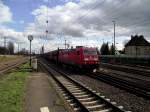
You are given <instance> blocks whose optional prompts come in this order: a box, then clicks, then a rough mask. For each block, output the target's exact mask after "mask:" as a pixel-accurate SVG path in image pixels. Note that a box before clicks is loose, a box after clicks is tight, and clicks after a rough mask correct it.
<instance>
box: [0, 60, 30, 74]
mask: <svg viewBox="0 0 150 112" xmlns="http://www.w3.org/2000/svg"><path fill="white" fill-rule="evenodd" d="M26 61H27V58H25V59H21V60H15V61H12V62H8V63H5V64H3V65H2V64H1V66H0V74H3V73H5V72H7V71H9V70H11V69H13V68H16V67H18V66H19V65H21V64H23V63H25V62H26Z"/></svg>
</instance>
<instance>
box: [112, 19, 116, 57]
mask: <svg viewBox="0 0 150 112" xmlns="http://www.w3.org/2000/svg"><path fill="white" fill-rule="evenodd" d="M112 22H113V23H114V55H115V52H116V48H115V47H116V46H115V40H116V39H115V36H116V21H112Z"/></svg>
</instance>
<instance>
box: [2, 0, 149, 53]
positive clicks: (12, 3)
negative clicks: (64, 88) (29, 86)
mask: <svg viewBox="0 0 150 112" xmlns="http://www.w3.org/2000/svg"><path fill="white" fill-rule="evenodd" d="M46 21H48V24H47V23H46ZM112 21H116V44H117V49H122V48H123V44H124V42H125V41H127V40H129V39H130V36H131V35H135V34H139V35H144V36H145V38H146V39H147V40H149V41H150V36H149V35H150V0H1V1H0V38H1V39H0V43H1V45H3V37H4V36H6V37H7V41H13V42H15V43H17V42H19V43H20V47H21V48H24V47H25V48H26V49H28V45H29V42H28V40H27V35H29V34H32V35H33V36H34V40H33V49H34V50H39V48H40V47H41V46H42V45H44V46H45V49H46V51H49V50H53V49H57V47H61V48H63V47H64V45H63V44H64V42H65V40H66V41H67V43H69V44H70V46H76V45H85V46H89V47H100V46H101V44H102V43H103V42H108V43H109V44H112V42H113V39H112V37H113V22H112ZM46 30H47V31H48V34H47V35H46ZM15 46H16V47H17V44H15ZM16 49H17V48H16Z"/></svg>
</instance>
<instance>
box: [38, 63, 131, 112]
mask: <svg viewBox="0 0 150 112" xmlns="http://www.w3.org/2000/svg"><path fill="white" fill-rule="evenodd" d="M40 63H41V64H42V65H43V66H44V67H45V68H46V69H47V71H48V72H49V73H50V74H51V75H52V77H53V79H54V80H55V81H56V82H57V84H58V85H59V86H61V88H62V89H61V90H63V91H65V93H66V94H65V95H68V97H69V98H72V99H71V101H73V102H74V103H75V104H74V105H76V106H77V107H78V106H79V107H78V111H81V112H90V111H92V112H129V111H125V110H124V109H123V108H120V107H119V106H117V105H116V104H113V102H110V101H109V100H108V99H105V98H104V97H103V96H101V95H100V94H98V93H96V92H95V91H94V92H93V91H92V90H91V89H89V88H88V87H85V85H82V84H80V83H79V82H77V81H76V80H74V79H72V78H70V77H68V76H67V74H65V73H64V72H62V71H59V70H58V69H56V68H53V67H51V65H48V64H45V63H43V62H40ZM54 73H55V74H54ZM56 73H57V74H59V77H58V75H56ZM77 94H79V96H78V95H77ZM87 96H88V97H87ZM79 97H80V98H81V97H86V99H84V98H82V99H80V98H79ZM90 98H91V99H92V98H93V99H94V101H95V102H97V103H96V104H95V103H93V105H92V106H91V105H90V106H89V105H88V104H91V103H92V102H91V101H90V102H89V101H87V102H82V100H87V99H90ZM94 101H93V102H94ZM100 109H101V110H100Z"/></svg>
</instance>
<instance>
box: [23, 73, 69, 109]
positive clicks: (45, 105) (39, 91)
mask: <svg viewBox="0 0 150 112" xmlns="http://www.w3.org/2000/svg"><path fill="white" fill-rule="evenodd" d="M25 93H26V94H25V112H67V111H66V109H65V107H64V104H63V102H62V101H61V100H60V98H59V96H58V95H57V94H56V91H55V89H54V88H53V87H52V85H51V83H50V82H49V78H48V76H47V75H46V74H45V73H33V74H32V75H31V76H29V78H28V80H27V85H26V92H25Z"/></svg>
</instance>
